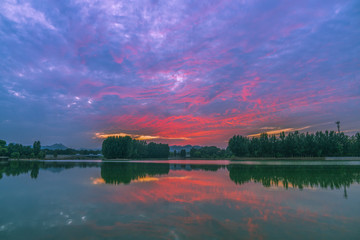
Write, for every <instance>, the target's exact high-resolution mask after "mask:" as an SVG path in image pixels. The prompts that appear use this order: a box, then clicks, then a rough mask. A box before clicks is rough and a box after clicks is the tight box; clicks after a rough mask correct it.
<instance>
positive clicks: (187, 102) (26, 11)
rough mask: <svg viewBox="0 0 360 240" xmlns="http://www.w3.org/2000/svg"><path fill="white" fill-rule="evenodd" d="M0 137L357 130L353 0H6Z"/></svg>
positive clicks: (83, 138)
mask: <svg viewBox="0 0 360 240" xmlns="http://www.w3.org/2000/svg"><path fill="white" fill-rule="evenodd" d="M0 56H1V58H0V106H1V109H0V139H5V140H7V141H8V142H19V143H23V144H31V143H32V142H33V141H34V140H37V139H39V140H40V141H41V142H42V144H43V145H47V144H53V143H57V142H61V143H63V144H65V145H67V146H69V147H75V148H80V147H99V146H100V144H101V142H102V140H103V138H104V137H106V136H108V134H120V135H124V134H129V135H131V136H134V137H139V138H141V139H152V140H154V141H157V142H166V143H169V144H180V145H183V144H199V145H217V146H221V147H224V146H226V145H227V143H226V142H227V140H228V139H229V138H230V137H231V136H232V135H234V134H242V135H256V134H258V133H260V132H270V133H277V132H278V131H281V130H285V131H293V130H296V129H298V130H301V131H309V132H313V131H316V130H324V129H330V130H335V129H336V125H335V123H334V122H335V121H337V120H340V121H341V128H342V130H344V131H345V132H346V133H348V134H349V135H351V134H353V133H354V132H355V131H360V1H358V0H338V1H334V0H326V1H324V0H318V1H315V0H308V1H307V0H294V1H288V0H286V1H285V0H284V1H270V0H263V1H260V0H206V1H205V0H196V1H195V0H193V1H190V0H132V1H131V0H126V1H125V0H124V1H116V0H61V1H58V0H44V1H38V0H33V1H31V0H28V1H22V0H1V4H0Z"/></svg>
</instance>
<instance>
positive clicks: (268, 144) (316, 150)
mask: <svg viewBox="0 0 360 240" xmlns="http://www.w3.org/2000/svg"><path fill="white" fill-rule="evenodd" d="M228 149H229V150H230V151H231V152H232V153H233V154H234V155H235V156H238V157H332V156H334V157H335V156H360V133H356V134H355V135H354V136H351V137H350V136H347V135H345V134H344V133H342V132H341V133H336V132H334V131H330V132H329V131H325V132H321V131H320V132H316V133H315V134H312V133H299V132H298V131H296V132H293V133H289V134H287V135H285V133H284V132H282V133H280V136H279V137H276V136H274V135H272V136H269V135H268V134H266V133H263V134H261V135H260V137H259V138H255V137H254V138H248V137H243V136H239V135H235V136H233V137H232V138H231V139H230V140H229V145H228Z"/></svg>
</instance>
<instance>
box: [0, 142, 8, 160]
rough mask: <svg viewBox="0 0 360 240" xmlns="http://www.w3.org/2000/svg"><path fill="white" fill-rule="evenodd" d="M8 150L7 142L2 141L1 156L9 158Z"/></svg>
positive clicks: (0, 145) (0, 144) (0, 143)
mask: <svg viewBox="0 0 360 240" xmlns="http://www.w3.org/2000/svg"><path fill="white" fill-rule="evenodd" d="M7 154H8V150H7V147H6V141H4V140H0V156H7Z"/></svg>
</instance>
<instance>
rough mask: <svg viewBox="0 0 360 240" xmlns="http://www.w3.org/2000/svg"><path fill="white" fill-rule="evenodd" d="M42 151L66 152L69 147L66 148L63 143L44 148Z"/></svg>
mask: <svg viewBox="0 0 360 240" xmlns="http://www.w3.org/2000/svg"><path fill="white" fill-rule="evenodd" d="M41 149H48V150H66V149H68V147H66V146H64V145H63V144H62V143H55V144H53V145H50V146H42V147H41Z"/></svg>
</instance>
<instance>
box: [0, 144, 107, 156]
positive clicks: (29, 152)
mask: <svg viewBox="0 0 360 240" xmlns="http://www.w3.org/2000/svg"><path fill="white" fill-rule="evenodd" d="M100 153H101V150H86V149H84V150H76V149H72V148H67V149H55V150H50V149H41V143H40V141H35V142H34V144H33V145H32V146H24V145H22V144H18V143H10V144H9V145H6V141H4V140H0V156H6V157H9V158H13V159H45V156H46V155H53V156H54V157H57V156H58V155H76V154H80V155H97V154H100Z"/></svg>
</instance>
